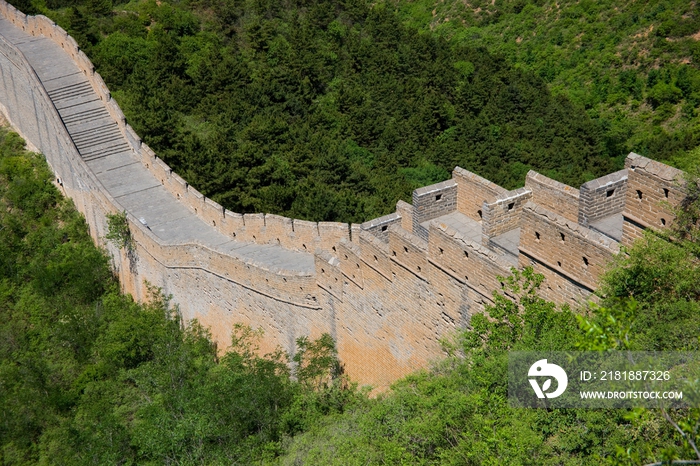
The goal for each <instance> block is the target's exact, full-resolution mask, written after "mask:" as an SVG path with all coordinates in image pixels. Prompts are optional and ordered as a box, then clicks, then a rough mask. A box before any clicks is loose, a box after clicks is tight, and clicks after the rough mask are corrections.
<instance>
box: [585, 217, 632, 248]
mask: <svg viewBox="0 0 700 466" xmlns="http://www.w3.org/2000/svg"><path fill="white" fill-rule="evenodd" d="M623 223H624V222H623V218H622V213H619V214H614V215H609V216H607V217H603V218H601V219H598V220H596V221H594V222H591V225H590V227H591V229H593V230H596V231H599V232H600V233H602V234H604V235H605V236H608V237H610V238H612V239H614V240H615V241H622V224H623Z"/></svg>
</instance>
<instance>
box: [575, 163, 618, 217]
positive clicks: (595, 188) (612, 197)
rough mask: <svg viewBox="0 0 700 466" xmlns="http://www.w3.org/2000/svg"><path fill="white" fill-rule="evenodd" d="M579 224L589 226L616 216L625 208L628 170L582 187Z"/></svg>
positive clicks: (606, 176)
mask: <svg viewBox="0 0 700 466" xmlns="http://www.w3.org/2000/svg"><path fill="white" fill-rule="evenodd" d="M579 192H580V197H579V202H580V205H579V212H578V223H580V224H581V225H583V226H588V225H590V224H591V223H592V222H595V221H596V220H599V219H601V218H605V217H609V216H610V215H616V214H619V213H621V212H622V210H623V209H624V208H625V197H626V195H627V169H625V170H620V171H618V172H615V173H611V174H609V175H605V176H603V177H601V178H598V179H595V180H592V181H589V182H588V183H585V184H583V185H581V189H580V190H579Z"/></svg>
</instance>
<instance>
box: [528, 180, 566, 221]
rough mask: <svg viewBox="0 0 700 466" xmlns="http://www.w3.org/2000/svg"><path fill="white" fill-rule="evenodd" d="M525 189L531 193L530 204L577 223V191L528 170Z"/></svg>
mask: <svg viewBox="0 0 700 466" xmlns="http://www.w3.org/2000/svg"><path fill="white" fill-rule="evenodd" d="M525 187H526V188H527V189H529V190H530V191H532V202H534V203H535V204H538V205H541V206H542V207H544V208H545V209H547V210H551V211H552V212H556V213H558V214H559V215H561V216H562V217H564V218H567V219H569V220H573V221H574V222H576V221H578V207H579V190H578V189H575V188H572V187H571V186H568V185H565V184H564V183H560V182H558V181H555V180H553V179H551V178H547V177H546V176H544V175H541V174H539V173H537V172H536V171H533V170H530V171H529V172H528V173H527V176H526V177H525Z"/></svg>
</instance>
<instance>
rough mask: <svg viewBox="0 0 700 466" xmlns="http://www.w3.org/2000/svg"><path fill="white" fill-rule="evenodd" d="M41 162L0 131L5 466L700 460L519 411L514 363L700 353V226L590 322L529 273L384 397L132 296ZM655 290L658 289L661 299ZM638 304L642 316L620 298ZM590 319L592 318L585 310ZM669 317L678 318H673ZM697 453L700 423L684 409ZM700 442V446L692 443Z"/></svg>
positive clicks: (648, 435) (610, 291) (649, 263)
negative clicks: (549, 356)
mask: <svg viewBox="0 0 700 466" xmlns="http://www.w3.org/2000/svg"><path fill="white" fill-rule="evenodd" d="M51 178H52V176H51V173H50V171H49V169H48V167H47V165H46V163H45V162H44V161H43V160H42V158H41V157H40V156H37V155H36V154H30V153H27V152H26V151H24V150H23V142H22V141H21V139H20V138H19V137H18V136H17V135H16V134H12V133H8V132H7V131H6V130H5V129H0V207H2V208H1V209H0V248H2V249H0V252H2V254H0V260H2V264H0V265H2V267H0V317H2V318H1V319H0V335H1V336H2V338H0V413H2V416H0V462H2V464H8V465H14V464H17V465H19V464H62V465H63V464H71V465H82V464H85V465H87V464H183V465H194V464H319V465H321V464H323V465H327V464H339V465H351V464H358V465H359V464H474V465H478V464H483V465H489V464H537V465H561V464H566V465H580V464H585V465H588V464H590V465H598V464H601V462H602V461H605V462H606V464H612V465H630V464H646V463H649V462H651V461H659V460H662V459H665V460H668V459H670V458H692V457H693V456H692V450H691V448H690V446H689V444H688V443H687V442H684V441H683V440H682V439H681V438H680V436H679V434H678V433H677V432H676V431H675V430H674V429H673V428H672V426H671V425H670V424H669V423H667V421H666V420H665V419H663V418H662V417H661V415H660V413H659V412H658V411H657V410H643V409H636V410H583V409H550V410H544V409H541V410H535V409H532V410H528V409H512V408H510V407H509V406H508V403H507V399H506V390H507V385H506V377H505V371H506V365H507V358H506V354H507V352H508V351H510V350H528V349H543V348H546V349H549V350H572V349H630V350H644V349H647V350H648V349H655V350H691V351H697V350H698V340H697V338H695V337H696V336H697V334H698V332H699V331H700V318H699V317H698V316H700V312H699V310H700V309H699V302H698V299H697V297H698V295H700V293H699V290H698V284H699V283H700V267H698V261H697V257H698V248H697V240H696V238H697V226H695V225H694V223H693V222H694V221H693V218H695V217H693V215H694V213H697V206H694V207H693V209H690V210H688V213H689V214H690V215H689V216H688V217H687V220H688V221H687V222H682V223H681V225H680V226H681V229H679V230H678V231H676V232H674V236H675V237H676V238H677V239H678V240H679V241H678V242H676V243H675V244H672V243H669V242H667V241H666V239H664V238H660V237H657V236H654V235H651V234H650V235H648V236H647V237H646V238H644V239H643V240H642V241H641V242H640V243H639V244H637V245H636V246H635V247H634V248H632V249H631V250H630V254H629V256H620V257H619V259H618V261H617V263H616V264H615V267H614V268H612V269H611V271H610V272H609V274H608V275H607V277H606V280H605V284H604V286H603V291H604V292H605V293H606V295H607V296H608V297H609V299H608V300H606V301H604V302H603V303H602V304H603V307H592V308H591V309H589V310H588V311H585V312H584V313H583V315H581V316H579V317H578V318H577V317H575V315H574V313H573V312H572V311H571V310H570V309H568V308H566V307H564V308H557V307H556V306H555V305H554V304H552V303H548V302H546V301H544V300H543V299H541V298H539V297H538V296H537V287H538V285H539V283H540V281H541V277H539V276H537V275H532V273H531V271H528V270H527V269H526V270H525V271H523V272H522V273H521V274H516V275H514V276H513V277H511V278H504V279H503V280H504V287H505V289H504V291H505V292H507V293H508V294H509V295H510V296H511V297H512V298H507V297H506V295H505V294H500V295H499V296H500V297H497V298H496V300H495V304H494V305H493V306H489V307H488V308H487V313H488V314H489V317H485V316H481V315H475V316H473V318H472V330H471V331H465V332H463V333H461V334H459V335H457V338H456V339H455V340H454V341H453V342H452V343H451V344H448V345H447V346H446V349H448V354H449V356H448V357H447V358H445V359H444V360H443V361H440V362H439V363H437V364H436V365H435V366H433V367H432V368H430V369H429V370H426V371H422V372H419V373H416V374H413V375H411V376H409V377H407V378H405V379H403V380H400V381H398V382H397V383H396V384H395V385H394V387H393V389H392V391H390V392H389V393H386V394H384V395H383V396H381V397H379V398H375V399H370V398H368V397H367V395H366V393H364V392H358V391H357V390H356V389H355V388H354V387H353V386H352V385H351V384H349V383H348V381H347V380H345V379H344V377H343V376H342V371H341V370H340V367H341V366H340V365H339V361H338V360H337V358H336V355H335V351H334V345H333V342H332V340H331V339H330V337H328V336H327V335H326V336H323V337H321V338H320V339H319V340H315V341H310V340H307V339H299V340H298V341H297V351H296V354H295V355H294V357H293V358H291V360H293V361H294V362H295V364H296V370H295V375H296V379H295V380H291V379H290V375H291V372H290V369H289V367H288V365H287V362H288V361H289V359H288V357H289V356H288V355H285V354H283V353H281V352H277V353H274V354H269V355H266V356H259V355H257V353H256V341H257V339H258V338H259V337H260V336H261V334H260V333H259V332H253V331H251V330H250V329H247V328H245V327H238V328H236V329H235V332H234V339H233V342H232V346H231V348H230V351H229V352H228V353H227V354H226V355H220V354H218V353H217V349H216V346H215V345H214V344H213V343H212V341H211V338H210V336H209V334H208V333H207V332H206V331H205V330H204V329H202V328H201V327H200V326H199V325H198V324H197V323H196V322H191V323H190V324H189V325H187V326H184V325H183V324H182V322H181V321H180V319H179V318H178V315H177V309H173V308H171V307H170V306H168V303H167V300H165V299H164V298H162V297H159V296H158V294H157V293H156V294H155V295H154V300H153V301H152V302H151V304H148V305H139V304H136V303H134V302H133V301H132V300H131V299H130V298H129V297H125V296H123V295H121V294H120V293H119V292H118V290H117V287H116V284H115V283H114V281H113V279H112V278H111V276H110V273H109V269H108V259H107V257H106V256H105V254H104V253H103V252H102V251H100V250H98V249H97V248H95V247H94V246H93V244H92V241H91V239H90V237H89V236H88V234H87V228H86V225H85V223H84V220H83V219H82V217H81V216H80V215H79V214H78V213H77V211H76V210H75V209H74V207H73V206H72V205H71V202H70V201H69V200H67V199H65V198H63V197H62V196H61V195H60V194H59V193H58V191H57V190H56V188H55V187H54V186H53V184H51V183H50V180H51ZM651 284H653V286H650V285H651ZM629 296H634V297H636V301H629V300H627V301H618V300H619V299H623V300H624V299H626V298H628V297H629ZM579 311H580V310H579ZM661 316H663V318H661ZM671 415H672V416H673V418H674V419H675V420H676V421H677V422H679V424H680V425H682V426H683V429H685V431H686V432H688V433H689V434H690V435H692V437H691V438H692V439H693V440H694V441H697V440H699V437H700V436H699V435H698V434H697V425H699V424H698V423H700V415H699V413H698V412H697V410H694V409H691V410H679V411H675V412H672V413H671ZM692 432H695V434H693V433H692Z"/></svg>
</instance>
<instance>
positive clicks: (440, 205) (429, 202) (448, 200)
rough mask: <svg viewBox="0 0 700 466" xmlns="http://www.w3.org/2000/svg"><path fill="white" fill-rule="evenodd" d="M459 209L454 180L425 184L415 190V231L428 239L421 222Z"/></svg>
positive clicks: (426, 231)
mask: <svg viewBox="0 0 700 466" xmlns="http://www.w3.org/2000/svg"><path fill="white" fill-rule="evenodd" d="M455 210H457V183H455V181H454V180H447V181H443V182H442V183H437V184H433V185H430V186H425V187H424V188H419V189H416V190H415V191H413V233H415V234H416V235H418V236H420V237H421V238H423V239H425V240H427V239H428V230H427V228H425V227H424V226H423V225H421V223H423V222H427V221H428V220H432V219H434V218H437V217H441V216H443V215H446V214H449V213H451V212H454V211H455Z"/></svg>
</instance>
